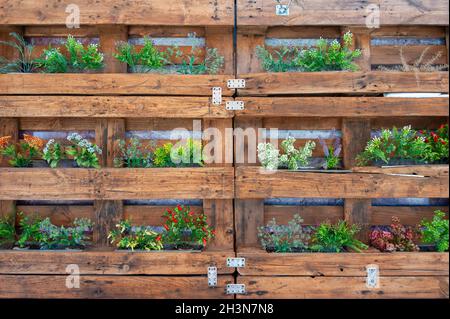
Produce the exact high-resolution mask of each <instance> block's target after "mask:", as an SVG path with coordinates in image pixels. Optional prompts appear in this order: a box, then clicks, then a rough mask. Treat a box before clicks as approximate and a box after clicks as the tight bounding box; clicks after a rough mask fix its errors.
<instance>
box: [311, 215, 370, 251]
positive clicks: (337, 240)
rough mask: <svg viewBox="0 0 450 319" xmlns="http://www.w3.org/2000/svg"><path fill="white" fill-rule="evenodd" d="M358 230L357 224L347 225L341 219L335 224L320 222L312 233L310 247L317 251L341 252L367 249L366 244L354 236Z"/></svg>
mask: <svg viewBox="0 0 450 319" xmlns="http://www.w3.org/2000/svg"><path fill="white" fill-rule="evenodd" d="M359 231H360V228H359V227H358V226H357V225H348V224H347V223H346V222H345V221H342V220H341V221H339V222H338V223H336V224H335V225H333V224H331V223H329V222H326V223H322V224H320V225H319V227H317V229H316V232H315V233H314V234H313V237H312V242H313V246H312V247H311V249H312V250H315V251H319V252H342V251H347V250H349V249H350V250H354V251H356V252H361V250H363V249H367V245H365V244H364V243H362V242H360V241H359V240H357V239H356V238H355V235H356V234H357V233H358V232H359Z"/></svg>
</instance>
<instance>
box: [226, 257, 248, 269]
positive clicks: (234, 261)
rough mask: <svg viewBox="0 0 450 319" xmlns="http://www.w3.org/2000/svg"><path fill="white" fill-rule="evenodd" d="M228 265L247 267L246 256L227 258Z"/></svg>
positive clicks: (231, 266)
mask: <svg viewBox="0 0 450 319" xmlns="http://www.w3.org/2000/svg"><path fill="white" fill-rule="evenodd" d="M227 267H230V268H244V267H245V258H227Z"/></svg>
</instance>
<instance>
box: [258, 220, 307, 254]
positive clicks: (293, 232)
mask: <svg viewBox="0 0 450 319" xmlns="http://www.w3.org/2000/svg"><path fill="white" fill-rule="evenodd" d="M302 223H303V219H302V218H301V217H300V216H299V215H295V216H294V218H293V219H292V220H291V221H289V223H288V225H278V224H277V222H276V220H275V218H274V219H272V220H271V221H270V222H269V223H268V224H267V225H266V226H263V227H261V228H259V229H258V238H259V240H260V242H261V245H262V246H263V248H264V249H266V250H267V251H273V252H277V253H287V252H295V251H305V250H307V249H308V245H309V240H310V238H311V236H310V235H311V229H309V228H304V227H303V226H302Z"/></svg>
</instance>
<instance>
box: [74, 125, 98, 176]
mask: <svg viewBox="0 0 450 319" xmlns="http://www.w3.org/2000/svg"><path fill="white" fill-rule="evenodd" d="M67 140H68V141H69V142H70V143H71V145H70V146H68V147H67V148H66V154H67V155H68V156H70V157H72V158H73V159H74V160H75V162H76V163H77V165H78V166H79V167H84V168H90V167H93V168H100V164H99V161H98V157H97V155H101V154H102V150H101V149H100V148H99V147H98V146H97V145H95V144H92V143H91V142H89V141H88V140H86V139H84V138H83V137H82V136H81V135H80V134H77V133H72V134H70V135H69V136H68V137H67Z"/></svg>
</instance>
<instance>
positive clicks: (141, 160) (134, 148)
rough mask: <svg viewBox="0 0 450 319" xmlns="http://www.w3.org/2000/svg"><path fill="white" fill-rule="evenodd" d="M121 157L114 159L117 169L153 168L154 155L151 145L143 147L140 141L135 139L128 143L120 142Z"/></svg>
mask: <svg viewBox="0 0 450 319" xmlns="http://www.w3.org/2000/svg"><path fill="white" fill-rule="evenodd" d="M118 145H119V156H118V157H116V158H115V159H114V166H115V167H124V166H125V167H151V166H152V163H153V154H152V152H151V151H150V145H142V144H141V142H140V141H139V139H137V138H135V137H133V138H131V139H130V141H129V142H128V143H127V142H125V141H124V140H119V141H118Z"/></svg>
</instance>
